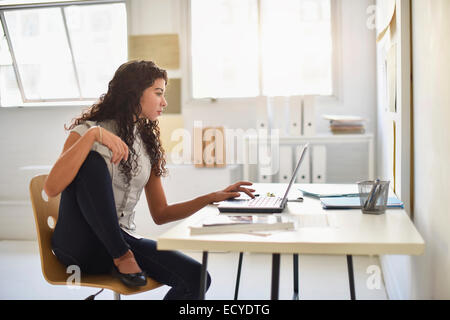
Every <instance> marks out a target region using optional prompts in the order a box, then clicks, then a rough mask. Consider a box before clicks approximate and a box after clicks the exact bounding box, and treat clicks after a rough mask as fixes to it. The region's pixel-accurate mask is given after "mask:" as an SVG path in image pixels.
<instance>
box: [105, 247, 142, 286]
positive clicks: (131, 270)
mask: <svg viewBox="0 0 450 320" xmlns="http://www.w3.org/2000/svg"><path fill="white" fill-rule="evenodd" d="M112 273H113V275H114V276H116V277H118V278H119V279H120V281H122V283H124V284H125V285H126V286H129V287H140V286H145V285H146V284H147V276H146V275H145V273H144V272H142V270H141V268H140V267H139V265H138V264H137V262H136V259H135V258H134V254H133V252H131V250H128V252H127V253H125V254H124V255H123V256H121V257H119V258H117V259H114V268H113V270H112Z"/></svg>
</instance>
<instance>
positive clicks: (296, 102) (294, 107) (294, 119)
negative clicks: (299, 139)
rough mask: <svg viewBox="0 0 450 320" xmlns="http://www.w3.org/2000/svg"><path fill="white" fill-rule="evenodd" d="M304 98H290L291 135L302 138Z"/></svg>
mask: <svg viewBox="0 0 450 320" xmlns="http://www.w3.org/2000/svg"><path fill="white" fill-rule="evenodd" d="M302 103H303V102H302V97H301V96H293V97H290V98H289V121H288V123H289V134H290V135H292V136H300V135H301V134H302V123H303V119H302V118H303V117H302Z"/></svg>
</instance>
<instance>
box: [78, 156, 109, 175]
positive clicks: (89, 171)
mask: <svg viewBox="0 0 450 320" xmlns="http://www.w3.org/2000/svg"><path fill="white" fill-rule="evenodd" d="M106 173H108V175H109V171H108V167H107V165H106V162H105V159H103V157H102V155H101V154H100V153H98V152H97V151H90V152H89V154H88V155H87V157H86V159H85V160H84V162H83V164H82V165H81V167H80V169H79V170H78V175H82V176H83V175H88V176H93V175H94V176H96V175H99V174H103V175H104V174H106Z"/></svg>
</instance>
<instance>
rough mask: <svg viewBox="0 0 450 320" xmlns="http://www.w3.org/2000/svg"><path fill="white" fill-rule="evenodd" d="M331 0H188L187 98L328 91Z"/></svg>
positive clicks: (304, 93) (330, 51)
mask: <svg viewBox="0 0 450 320" xmlns="http://www.w3.org/2000/svg"><path fill="white" fill-rule="evenodd" d="M330 2H331V0H279V1H273V0H259V1H258V0H191V8H190V9H191V25H190V27H191V34H190V37H191V50H192V61H191V63H192V65H191V68H192V95H193V98H210V97H211V98H231V97H255V96H259V95H263V96H290V95H331V94H333V89H332V88H333V83H332V70H333V69H332V28H331V20H332V19H331V7H330Z"/></svg>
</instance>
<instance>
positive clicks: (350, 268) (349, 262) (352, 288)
mask: <svg viewBox="0 0 450 320" xmlns="http://www.w3.org/2000/svg"><path fill="white" fill-rule="evenodd" d="M347 268H348V282H349V284H350V298H351V299H352V300H355V299H356V298H355V277H354V274H353V258H352V256H351V255H347Z"/></svg>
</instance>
